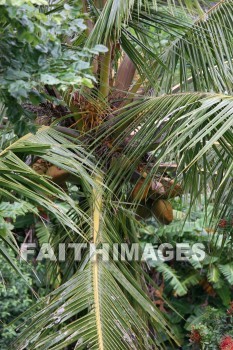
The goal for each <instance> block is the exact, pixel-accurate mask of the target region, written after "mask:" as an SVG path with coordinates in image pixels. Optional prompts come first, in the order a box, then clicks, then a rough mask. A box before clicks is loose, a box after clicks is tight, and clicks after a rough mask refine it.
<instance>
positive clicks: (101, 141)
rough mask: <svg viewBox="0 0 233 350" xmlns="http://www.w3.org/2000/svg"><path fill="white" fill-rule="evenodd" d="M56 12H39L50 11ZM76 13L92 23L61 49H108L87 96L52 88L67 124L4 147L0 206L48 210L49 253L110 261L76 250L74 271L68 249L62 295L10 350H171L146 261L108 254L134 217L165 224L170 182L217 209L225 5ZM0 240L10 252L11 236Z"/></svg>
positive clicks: (228, 28)
mask: <svg viewBox="0 0 233 350" xmlns="http://www.w3.org/2000/svg"><path fill="white" fill-rule="evenodd" d="M64 3H66V6H68V4H69V5H70V6H72V1H70V2H68V3H67V2H64ZM64 3H63V1H60V2H58V3H57V2H56V3H54V4H50V6H49V7H48V8H46V9H45V10H46V11H47V14H48V15H49V14H50V13H52V12H53V13H54V12H56V11H60V9H61V7H63V5H64ZM81 5H82V10H83V12H84V13H88V14H89V16H88V18H87V19H86V31H85V33H82V34H81V35H77V36H73V37H69V38H64V49H65V48H66V47H70V46H71V45H72V48H73V49H75V48H76V47H78V46H85V47H87V48H91V47H94V46H95V47H96V46H97V47H98V46H99V47H101V48H102V45H104V46H105V47H106V48H107V49H106V50H105V51H106V52H105V53H103V54H101V55H100V56H99V57H97V56H95V57H94V59H93V62H92V67H93V72H92V74H93V75H94V76H95V82H94V86H93V88H90V87H83V88H81V89H79V90H78V91H77V90H71V89H67V90H65V91H60V90H59V86H58V87H54V86H52V85H51V86H49V89H50V91H51V90H52V93H54V94H55V95H56V96H58V97H59V98H60V99H63V100H64V101H65V102H66V104H67V106H68V107H69V109H70V114H72V117H73V118H74V120H73V121H72V125H70V127H67V126H66V127H65V128H64V127H61V126H59V122H60V120H57V121H55V122H54V123H53V125H51V126H47V127H45V126H43V127H41V128H39V130H38V131H37V133H36V134H35V135H33V134H28V135H26V136H24V137H23V138H21V139H18V140H16V141H15V142H14V143H11V144H10V145H9V146H8V147H7V148H5V150H4V151H3V152H2V153H1V160H0V161H1V169H2V171H1V195H2V196H3V197H5V198H8V199H10V200H13V201H18V202H22V201H24V202H26V203H30V204H31V205H32V207H31V208H29V209H28V210H31V211H33V212H34V213H35V215H37V216H39V217H41V216H43V215H42V214H43V213H44V212H46V215H47V213H48V215H49V216H46V220H47V221H48V222H47V221H46V220H44V219H42V225H40V226H39V227H37V233H38V239H39V240H41V242H43V237H46V241H49V242H50V243H51V244H52V245H53V247H54V250H55V251H57V249H58V244H59V243H67V242H69V243H70V242H72V243H94V244H95V245H96V247H97V248H100V249H102V250H105V249H107V248H106V246H105V243H108V244H109V245H110V247H111V248H110V260H108V261H103V259H101V257H100V256H99V255H97V257H96V259H91V255H90V254H89V252H86V254H84V255H83V256H82V259H80V261H75V262H74V259H73V256H72V254H71V253H69V252H68V251H67V260H66V263H65V264H62V263H60V262H59V261H56V262H53V265H52V266H51V267H50V269H51V270H50V271H52V272H53V276H54V280H59V283H58V284H60V285H59V287H58V288H56V289H55V290H54V291H52V292H51V293H50V294H49V295H48V296H47V297H45V298H43V299H41V300H40V301H39V302H38V303H36V304H35V306H34V307H33V308H34V309H35V312H34V311H33V308H32V309H31V310H30V313H29V314H30V318H29V322H28V324H27V326H26V327H24V328H23V330H22V332H21V334H20V336H19V338H18V339H17V340H16V341H15V344H14V347H15V349H56V350H57V349H66V348H67V347H68V346H71V348H72V349H99V350H104V349H122V350H124V349H159V348H162V347H163V342H164V341H165V340H167V339H170V342H171V343H173V344H175V345H174V346H175V347H176V348H177V346H179V341H178V340H177V339H176V336H175V334H174V332H173V330H172V329H171V327H170V326H169V321H168V319H167V318H166V316H165V315H162V314H161V313H160V312H159V311H158V310H157V308H156V307H155V306H154V305H153V303H152V302H151V301H150V299H149V297H148V295H147V284H148V283H149V284H153V281H151V280H150V278H149V277H148V274H147V271H146V266H145V264H144V263H140V262H137V261H133V262H127V261H122V260H121V261H118V260H117V259H114V254H113V251H112V247H113V244H114V243H119V244H120V243H122V242H127V243H129V244H132V243H137V242H138V228H139V226H140V220H139V219H140V218H141V217H142V216H143V217H144V216H152V215H154V216H155V217H156V218H157V219H158V220H159V221H160V222H161V223H165V224H167V223H169V222H170V221H171V220H172V216H171V210H172V208H171V206H170V204H169V203H170V202H169V199H170V198H172V197H174V196H176V195H180V194H181V186H180V184H182V191H183V192H184V193H188V194H189V195H190V207H191V206H192V204H193V203H195V201H196V200H198V197H199V196H200V195H201V194H204V197H205V203H206V207H207V205H208V203H209V202H211V203H214V208H215V210H214V212H213V217H215V218H216V217H221V215H222V214H223V213H225V212H226V211H227V210H228V207H229V205H230V203H231V201H232V185H231V182H232V169H233V163H232V158H233V156H232V146H233V135H232V127H233V118H232V117H233V97H232V86H233V84H232V83H233V66H232V59H233V42H232V40H233V39H232V38H233V36H232V34H233V33H232V28H233V2H232V1H230V0H226V1H221V2H220V3H217V4H215V5H214V6H213V7H212V8H208V12H204V11H203V9H202V8H203V6H202V3H201V1H194V2H191V1H189V0H186V1H181V0H180V1H179V2H173V1H162V0H161V1H156V0H142V1H135V0H124V1H121V0H109V1H105V0H93V1H92V0H90V1H82V4H81ZM29 156H30V157H31V156H34V158H33V161H32V162H31V163H32V164H31V166H30V164H29V165H28V163H29V162H28V159H29ZM30 159H31V158H30ZM48 176H50V177H48ZM71 184H75V186H76V187H75V188H76V191H77V195H78V201H77V200H76V201H75V200H74V199H73V197H72V195H71V192H70V188H71ZM61 203H63V204H64V203H65V207H64V206H62V205H61ZM140 209H144V210H143V213H142V211H141V210H140ZM135 213H136V215H135ZM145 213H146V214H145ZM2 238H3V240H4V241H5V243H7V244H8V245H10V246H11V247H12V248H13V249H15V243H16V242H15V238H14V235H13V234H12V232H11V231H10V229H8V228H7V229H6V230H5V231H4V235H3V237H2ZM88 247H89V246H88ZM1 250H2V253H3V254H4V256H5V257H6V259H8V256H7V253H6V251H5V250H4V249H1ZM105 253H106V251H105ZM155 287H156V286H155ZM166 302H167V304H168V305H169V301H166ZM38 307H39V311H38Z"/></svg>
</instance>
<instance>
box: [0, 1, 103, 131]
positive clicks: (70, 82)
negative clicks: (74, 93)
mask: <svg viewBox="0 0 233 350" xmlns="http://www.w3.org/2000/svg"><path fill="white" fill-rule="evenodd" d="M40 5H41V6H40ZM42 5H46V2H45V1H43V0H41V1H36V2H33V1H32V2H30V1H26V0H25V1H18V0H13V1H1V3H0V27H1V29H0V35H1V43H0V68H1V69H0V103H1V102H2V103H3V104H4V105H5V108H6V109H7V111H6V115H7V117H8V119H9V121H10V122H11V123H12V124H13V125H14V130H15V131H16V133H17V134H23V133H25V132H27V131H28V130H32V129H33V130H35V125H34V124H33V120H34V118H35V116H34V115H33V114H32V113H30V112H28V111H27V110H25V109H24V108H23V106H22V103H23V102H28V101H30V102H31V103H32V104H35V105H38V104H39V103H42V102H45V101H46V98H49V96H48V94H47V95H46V92H45V90H44V88H43V87H44V85H45V84H46V85H54V86H57V87H58V88H59V89H60V90H61V91H64V90H65V89H67V87H70V86H73V88H76V89H77V88H79V87H80V86H81V85H86V86H89V87H92V85H93V76H92V75H90V62H89V59H90V57H91V55H93V54H98V53H99V51H105V48H104V46H103V47H101V46H100V45H99V46H96V47H95V48H93V49H85V50H82V49H79V48H78V47H76V48H75V49H74V48H73V47H72V46H71V45H70V44H69V39H68V38H73V39H76V38H77V37H79V36H81V35H82V33H83V32H84V31H85V30H86V25H85V23H84V19H85V15H82V14H81V13H80V6H75V5H73V6H69V5H68V4H67V5H65V6H64V7H63V9H62V11H59V12H56V11H55V12H53V11H52V12H49V13H46V7H47V6H42ZM53 102H54V103H62V101H59V100H58V99H53Z"/></svg>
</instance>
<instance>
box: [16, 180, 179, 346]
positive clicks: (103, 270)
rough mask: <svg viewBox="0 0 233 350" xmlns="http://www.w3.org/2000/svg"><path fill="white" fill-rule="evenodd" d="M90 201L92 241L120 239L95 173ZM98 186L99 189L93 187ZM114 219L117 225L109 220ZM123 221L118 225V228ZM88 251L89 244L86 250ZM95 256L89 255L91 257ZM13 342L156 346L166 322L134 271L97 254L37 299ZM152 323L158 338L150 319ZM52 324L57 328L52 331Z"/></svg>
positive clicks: (19, 344)
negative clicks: (36, 308) (36, 305)
mask: <svg viewBox="0 0 233 350" xmlns="http://www.w3.org/2000/svg"><path fill="white" fill-rule="evenodd" d="M94 181H96V182H97V183H98V186H99V187H98V186H97V187H95V188H94V189H93V192H92V197H91V200H90V203H91V208H92V211H91V213H92V214H91V216H92V220H91V221H92V222H93V225H91V227H90V230H91V239H90V242H93V243H94V244H96V245H97V246H98V248H102V249H105V247H104V246H103V244H104V243H106V242H108V243H109V242H111V243H115V242H117V241H119V242H120V235H121V232H120V230H119V228H120V227H122V229H123V227H124V225H123V226H122V222H121V220H120V217H118V216H117V215H115V216H112V213H111V208H110V209H109V206H106V204H105V200H106V194H107V195H108V193H106V192H108V191H107V189H106V188H104V187H103V186H102V188H101V187H100V185H101V184H102V179H101V176H95V177H94ZM97 188H98V190H96V189H97ZM113 221H115V223H114V224H113ZM120 225H121V226H120ZM88 249H89V248H88ZM92 257H93V255H92ZM40 309H41V310H40V311H39V312H38V313H37V314H34V315H33V316H31V317H30V319H29V322H28V327H27V328H25V329H24V330H23V332H22V333H21V334H20V336H19V338H18V340H16V342H15V344H14V346H15V348H16V349H25V348H27V349H41V350H43V349H51V350H52V349H54V350H55V349H56V350H58V349H64V347H66V346H68V345H71V344H72V345H73V346H74V348H75V349H83V348H85V347H89V348H91V349H102V350H103V349H122V350H125V349H127V350H129V349H135V350H136V349H145V350H146V349H159V348H162V345H161V344H160V341H161V340H162V334H163V333H166V334H168V335H169V336H170V337H171V338H174V335H173V334H172V332H171V331H170V329H169V327H168V324H167V321H166V320H165V319H164V317H163V316H162V315H161V314H160V312H159V311H158V310H157V309H156V308H155V306H154V305H153V303H152V302H151V301H150V300H149V298H148V297H147V296H146V294H145V292H144V291H143V290H142V288H141V286H140V283H139V282H138V277H136V279H135V270H133V272H132V268H131V267H130V266H127V263H126V262H125V263H124V262H123V263H122V262H120V263H118V262H114V261H113V258H112V255H111V254H110V260H109V261H104V260H103V259H101V258H100V257H99V256H98V255H97V256H96V259H94V260H92V259H91V258H90V256H89V257H88V259H86V256H85V258H84V260H83V261H82V264H81V268H79V271H78V272H77V273H76V274H75V275H74V276H73V277H72V278H71V279H70V280H69V281H68V282H66V283H64V284H63V285H62V286H61V287H59V288H57V289H56V290H55V291H54V292H52V293H51V294H50V295H49V296H48V297H46V298H45V299H44V300H42V301H41V302H40ZM148 321H149V323H151V325H152V326H154V327H156V336H155V334H153V333H151V331H150V329H149V323H148ZM51 325H53V326H54V327H55V328H54V329H53V330H52V331H51Z"/></svg>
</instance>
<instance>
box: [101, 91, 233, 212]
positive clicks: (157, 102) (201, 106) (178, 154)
mask: <svg viewBox="0 0 233 350" xmlns="http://www.w3.org/2000/svg"><path fill="white" fill-rule="evenodd" d="M232 107H233V98H232V97H231V96H226V95H212V94H202V93H187V94H175V95H167V96H161V97H157V98H148V99H146V100H142V101H137V102H134V103H133V104H131V105H129V107H128V108H125V109H123V110H122V111H121V113H119V115H117V116H116V117H115V118H114V119H113V120H111V126H110V123H108V122H107V123H106V124H105V125H103V128H104V129H102V132H101V137H103V136H104V132H103V130H107V133H108V135H109V134H110V135H111V133H112V134H113V135H114V137H115V143H114V144H113V147H112V152H111V156H114V152H116V150H118V149H119V148H122V147H123V156H122V157H121V159H119V160H118V161H117V163H115V165H114V163H113V164H112V166H111V168H110V170H109V186H110V188H111V189H112V190H113V191H116V193H118V194H119V196H120V192H119V191H118V192H117V189H118V188H119V187H118V186H119V183H120V182H121V181H123V179H127V180H129V179H130V178H131V177H132V176H133V174H134V172H135V169H137V167H138V166H140V164H141V162H142V159H143V157H145V155H146V154H148V152H149V154H151V157H150V160H149V162H148V163H147V164H145V165H144V169H143V171H144V172H146V173H147V174H148V176H147V177H146V181H145V186H146V184H148V183H149V181H151V179H152V178H153V177H156V176H157V174H158V172H159V171H160V170H159V167H160V164H161V163H166V164H169V163H170V164H171V163H173V164H174V163H175V164H176V165H177V177H178V178H183V182H184V188H185V190H187V192H189V193H190V196H191V205H192V204H193V203H194V201H195V199H197V198H198V196H199V194H200V193H201V192H202V191H203V192H204V196H205V198H206V201H207V202H210V201H211V202H214V203H213V204H214V209H215V211H214V213H215V214H216V212H218V215H222V213H221V210H224V208H225V209H226V208H227V207H229V205H230V204H231V198H232V187H231V186H230V183H231V181H232V169H233V165H232V164H233V163H232V147H233V135H232V131H233V118H232V117H233V115H232V113H233V108H232ZM129 135H133V136H132V137H131V138H130V140H129ZM97 140H98V138H97ZM126 140H128V141H126ZM150 152H152V153H150ZM119 168H120V169H121V171H120V172H119ZM165 171H166V169H165ZM160 172H161V171H160ZM207 202H206V203H207Z"/></svg>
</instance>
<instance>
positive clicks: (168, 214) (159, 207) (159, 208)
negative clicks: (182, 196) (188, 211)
mask: <svg viewBox="0 0 233 350" xmlns="http://www.w3.org/2000/svg"><path fill="white" fill-rule="evenodd" d="M152 211H153V214H154V216H155V217H156V218H157V219H158V220H159V221H160V222H161V223H162V224H164V225H169V224H170V223H171V222H172V221H173V209H172V205H171V203H170V202H169V201H167V200H165V199H158V200H157V201H155V202H154V204H153V207H152Z"/></svg>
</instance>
